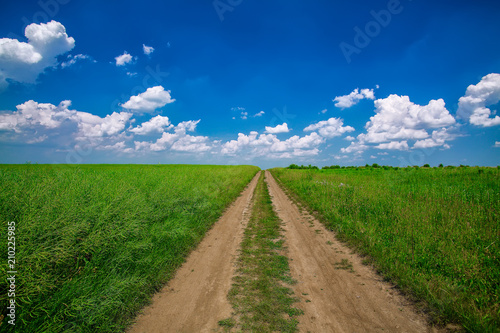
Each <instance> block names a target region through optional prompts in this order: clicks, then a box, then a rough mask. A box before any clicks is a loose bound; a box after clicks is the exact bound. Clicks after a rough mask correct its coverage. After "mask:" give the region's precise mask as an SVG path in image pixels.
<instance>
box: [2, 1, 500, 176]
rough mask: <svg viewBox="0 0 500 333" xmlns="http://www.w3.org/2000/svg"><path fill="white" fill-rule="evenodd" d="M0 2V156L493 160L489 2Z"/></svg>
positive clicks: (495, 79)
mask: <svg viewBox="0 0 500 333" xmlns="http://www.w3.org/2000/svg"><path fill="white" fill-rule="evenodd" d="M0 7H1V10H0V22H2V23H1V24H0V38H2V39H0V163H24V162H26V161H31V162H38V163H68V162H69V163H204V164H254V165H258V166H260V167H263V168H268V167H273V166H286V165H289V164H291V163H297V164H314V165H318V166H324V165H336V164H338V165H364V164H366V163H368V164H373V163H378V164H383V165H394V166H403V165H423V164H425V163H429V164H431V165H438V164H439V163H443V164H445V165H448V164H452V165H459V164H468V165H486V166H495V165H498V164H500V135H499V134H500V132H499V129H500V114H499V112H498V111H499V110H500V108H499V100H500V74H498V73H500V44H499V43H498V36H499V33H500V20H498V17H499V15H500V4H499V3H498V2H496V1H434V2H425V1H417V0H414V1H410V0H401V1H397V0H390V1H351V2H346V1H342V2H340V1H314V2H305V1H274V2H272V3H270V2H264V1H248V0H215V1H213V0H189V1H185V0H184V1H180V0H179V1H164V2H157V1H148V0H143V1H120V2H116V1H106V2H103V1H79V0H46V1H44V0H42V1H20V2H19V1H18V2H14V1H12V2H9V3H5V2H3V3H2V4H1V5H0Z"/></svg>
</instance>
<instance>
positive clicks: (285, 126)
mask: <svg viewBox="0 0 500 333" xmlns="http://www.w3.org/2000/svg"><path fill="white" fill-rule="evenodd" d="M288 132H290V130H289V129H288V124H287V123H283V124H281V125H277V126H276V127H270V126H266V133H269V134H278V133H288Z"/></svg>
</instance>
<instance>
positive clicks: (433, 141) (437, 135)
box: [413, 128, 456, 149]
mask: <svg viewBox="0 0 500 333" xmlns="http://www.w3.org/2000/svg"><path fill="white" fill-rule="evenodd" d="M455 138H456V136H455V135H453V134H451V133H450V132H449V131H448V129H447V128H442V129H440V130H435V131H433V132H432V137H431V138H429V139H425V140H419V141H417V142H415V144H414V145H413V148H414V149H420V148H433V147H441V146H442V147H444V148H449V147H450V146H449V145H448V144H446V141H451V140H453V139H455Z"/></svg>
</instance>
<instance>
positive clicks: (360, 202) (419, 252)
mask: <svg viewBox="0 0 500 333" xmlns="http://www.w3.org/2000/svg"><path fill="white" fill-rule="evenodd" d="M271 171H272V174H273V175H274V177H275V178H276V179H277V180H278V181H279V182H280V183H281V184H282V185H283V186H284V187H285V188H286V189H288V190H289V192H291V193H292V196H294V197H295V198H296V200H298V201H299V202H300V203H303V204H304V205H305V206H306V207H308V208H309V209H310V210H311V211H313V212H315V213H316V214H317V216H318V217H319V218H320V219H321V220H322V221H323V222H324V224H325V225H326V226H327V227H328V228H330V229H331V230H334V231H336V232H337V235H338V237H340V238H341V239H342V240H343V241H345V242H347V243H348V244H350V245H351V246H352V247H353V248H355V249H356V250H357V251H358V252H359V253H361V254H363V255H365V256H366V262H367V263H372V264H373V265H374V266H375V267H376V268H377V269H378V270H379V271H380V272H381V273H382V274H383V275H384V277H385V278H387V279H388V280H390V281H392V282H394V283H395V284H396V285H397V286H398V287H399V288H400V289H402V290H403V291H404V292H405V293H406V294H407V295H410V296H411V297H412V298H414V299H415V300H416V301H419V300H420V302H419V305H420V308H421V309H422V310H424V311H428V312H430V315H431V317H432V318H433V320H434V321H435V323H438V324H439V323H441V324H443V323H448V322H455V323H460V324H461V325H463V326H464V328H465V329H466V330H468V331H470V332H497V331H498V330H499V328H500V305H499V300H500V169H498V168H478V167H459V168H454V167H451V168H449V167H446V168H412V167H409V168H390V167H385V168H382V167H378V166H377V167H375V168H374V167H364V168H343V169H341V168H336V169H328V170H314V169H307V170H292V169H282V168H276V169H272V170H271Z"/></svg>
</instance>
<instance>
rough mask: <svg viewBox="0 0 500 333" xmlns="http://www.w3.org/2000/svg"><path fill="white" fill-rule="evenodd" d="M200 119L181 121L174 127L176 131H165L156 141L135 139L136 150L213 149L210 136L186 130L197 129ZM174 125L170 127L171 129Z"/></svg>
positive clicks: (201, 150)
mask: <svg viewBox="0 0 500 333" xmlns="http://www.w3.org/2000/svg"><path fill="white" fill-rule="evenodd" d="M199 122H200V120H196V121H194V120H189V121H183V122H181V123H179V124H178V125H177V126H175V128H174V133H171V132H163V133H162V136H161V138H159V139H158V140H156V141H155V142H139V141H135V142H134V144H135V150H136V151H139V150H143V151H155V152H159V151H165V150H171V151H178V152H192V153H202V152H207V151H209V150H212V145H211V144H210V141H209V138H208V137H206V136H193V135H189V134H187V133H186V132H188V131H189V132H192V131H194V130H195V129H196V126H197V124H198V123H199ZM170 128H172V127H169V129H170Z"/></svg>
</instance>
